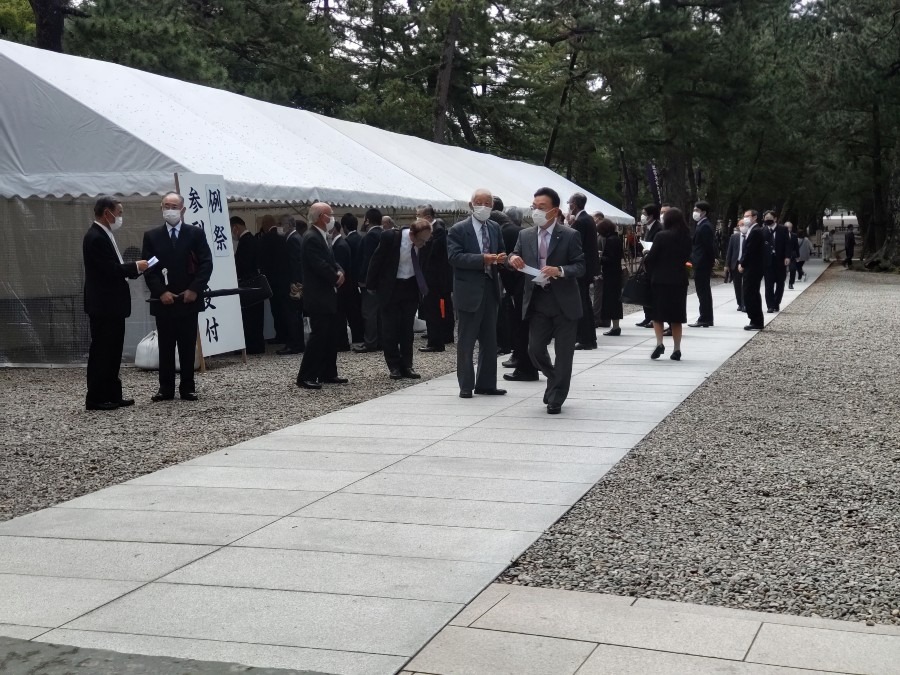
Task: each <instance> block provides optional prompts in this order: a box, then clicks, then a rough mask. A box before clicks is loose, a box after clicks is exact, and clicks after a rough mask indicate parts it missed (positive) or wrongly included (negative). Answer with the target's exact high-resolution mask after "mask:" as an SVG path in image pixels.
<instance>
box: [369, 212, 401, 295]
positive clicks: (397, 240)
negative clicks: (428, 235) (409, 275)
mask: <svg viewBox="0 0 900 675" xmlns="http://www.w3.org/2000/svg"><path fill="white" fill-rule="evenodd" d="M408 236H409V229H408V228H404V229H402V230H385V231H384V232H382V233H381V242H380V243H379V244H378V248H376V249H375V253H374V254H372V260H371V261H370V262H369V271H368V276H366V288H367V289H368V290H370V291H375V295H377V296H378V304H379V305H381V306H382V307H383V306H385V305H387V304H388V303H389V302H390V301H391V297H392V296H393V294H394V287H395V286H396V285H397V270H398V269H399V268H400V244H401V243H402V241H403V237H408Z"/></svg>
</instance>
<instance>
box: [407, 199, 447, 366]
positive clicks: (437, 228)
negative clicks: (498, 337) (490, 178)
mask: <svg viewBox="0 0 900 675" xmlns="http://www.w3.org/2000/svg"><path fill="white" fill-rule="evenodd" d="M416 218H422V219H424V220H426V221H428V223H430V224H431V239H429V240H428V242H427V243H426V244H425V246H424V247H423V248H422V251H421V261H422V274H424V275H425V284H426V285H427V286H428V295H426V296H425V297H424V298H422V302H421V304H420V307H421V311H422V317H423V318H424V319H425V330H426V334H427V335H428V344H427V345H425V346H424V347H419V351H420V352H442V351H444V345H447V344H449V343H452V342H453V340H454V336H453V331H454V327H455V325H456V319H455V318H454V316H453V298H452V292H453V269H452V268H451V267H450V262H449V261H448V260H447V224H446V223H445V222H444V221H443V220H441V219H440V218H437V217H436V214H435V212H434V207H433V206H431V204H423V205H422V206H419V207H418V208H416Z"/></svg>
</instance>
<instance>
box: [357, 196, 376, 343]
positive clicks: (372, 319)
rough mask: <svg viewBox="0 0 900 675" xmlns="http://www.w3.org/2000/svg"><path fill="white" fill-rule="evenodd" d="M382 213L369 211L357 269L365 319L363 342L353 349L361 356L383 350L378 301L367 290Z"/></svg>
mask: <svg viewBox="0 0 900 675" xmlns="http://www.w3.org/2000/svg"><path fill="white" fill-rule="evenodd" d="M382 217H383V216H382V215H381V211H379V210H378V209H369V210H368V211H366V217H365V220H363V229H364V231H365V234H364V235H363V238H362V243H361V244H360V247H359V249H360V250H359V267H357V269H356V281H357V284H358V285H359V292H360V294H361V296H362V297H361V298H360V304H361V308H362V318H363V342H362V344H358V345H356V346H354V347H353V351H354V352H357V353H359V354H365V353H366V352H377V351H378V350H379V349H381V344H380V341H379V340H380V338H379V332H380V331H379V327H378V323H379V319H378V315H379V312H378V299H377V298H376V297H375V294H374V293H369V292H368V290H367V289H366V277H367V276H368V273H369V261H371V260H372V255H373V254H374V253H375V249H376V248H378V244H379V243H380V242H381V219H382Z"/></svg>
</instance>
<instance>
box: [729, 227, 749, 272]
mask: <svg viewBox="0 0 900 675" xmlns="http://www.w3.org/2000/svg"><path fill="white" fill-rule="evenodd" d="M745 241H746V240H745ZM740 254H741V233H740V232H735V233H734V234H732V235H731V237H730V238H729V239H728V248H726V249H725V267H727V268H728V269H730V270H731V271H732V272H733V271H734V270H736V269H737V266H738V257H739V256H740Z"/></svg>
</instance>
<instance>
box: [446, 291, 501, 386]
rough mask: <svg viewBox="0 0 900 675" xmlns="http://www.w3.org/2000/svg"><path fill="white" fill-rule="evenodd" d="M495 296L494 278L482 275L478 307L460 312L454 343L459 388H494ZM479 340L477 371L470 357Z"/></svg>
mask: <svg viewBox="0 0 900 675" xmlns="http://www.w3.org/2000/svg"><path fill="white" fill-rule="evenodd" d="M498 305H499V303H498V301H497V296H496V294H495V291H494V281H493V280H492V279H490V278H488V277H487V276H485V278H484V290H483V297H482V300H481V306H480V307H479V308H478V310H477V311H474V312H464V311H462V310H458V312H459V337H458V339H457V344H456V377H457V380H458V381H459V388H460V390H462V391H472V390H473V389H476V388H477V389H495V388H496V387H497V309H498ZM476 342H478V371H477V373H476V371H475V367H474V365H473V362H472V359H473V357H474V354H475V343H476Z"/></svg>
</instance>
